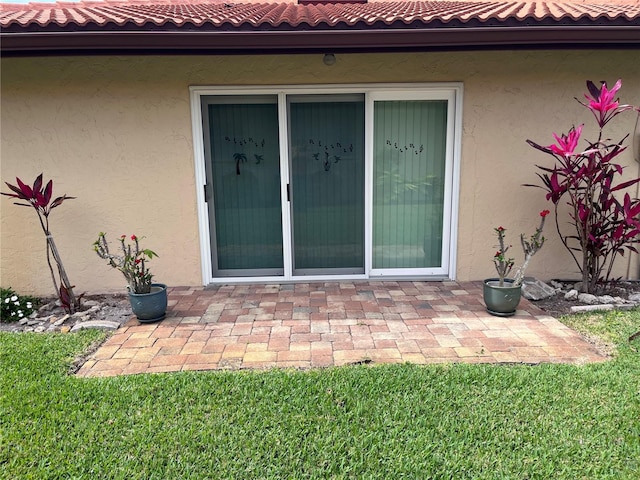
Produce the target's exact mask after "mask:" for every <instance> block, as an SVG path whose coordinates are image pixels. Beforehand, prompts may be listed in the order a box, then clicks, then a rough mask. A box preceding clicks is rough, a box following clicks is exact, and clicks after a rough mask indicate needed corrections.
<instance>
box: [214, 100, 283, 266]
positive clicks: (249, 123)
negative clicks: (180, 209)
mask: <svg viewBox="0 0 640 480" xmlns="http://www.w3.org/2000/svg"><path fill="white" fill-rule="evenodd" d="M261 98H262V97H261ZM235 100H236V101H237V103H220V104H213V105H209V106H208V110H209V128H210V138H211V157H212V175H213V194H214V201H213V205H214V212H213V217H214V218H215V225H212V228H214V229H215V242H216V244H215V252H214V253H213V254H214V255H216V258H215V260H216V262H215V263H217V270H218V271H219V272H220V271H223V272H224V271H232V272H231V273H229V274H238V275H242V274H243V273H242V272H241V271H242V270H246V273H245V274H259V273H260V272H259V270H261V269H268V270H273V269H275V270H277V271H282V269H283V253H282V219H281V216H282V215H281V208H280V205H281V203H280V165H279V148H278V111H277V103H276V97H271V98H269V99H264V98H262V99H261V100H260V101H258V100H252V99H251V98H250V97H246V98H244V99H235ZM252 101H254V102H256V103H251V102H252ZM210 208H211V206H210ZM236 270H237V272H234V271H236ZM271 273H274V272H271ZM276 273H277V272H276Z"/></svg>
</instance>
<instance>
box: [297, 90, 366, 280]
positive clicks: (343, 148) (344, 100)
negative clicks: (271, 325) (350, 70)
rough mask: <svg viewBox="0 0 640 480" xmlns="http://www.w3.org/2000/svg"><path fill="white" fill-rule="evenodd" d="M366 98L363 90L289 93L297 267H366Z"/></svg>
mask: <svg viewBox="0 0 640 480" xmlns="http://www.w3.org/2000/svg"><path fill="white" fill-rule="evenodd" d="M363 100H364V99H363V97H362V96H361V95H358V96H353V95H351V96H337V95H336V96H300V97H291V98H290V103H289V114H290V146H291V149H290V150H291V173H292V182H291V183H292V202H293V248H294V270H295V271H296V272H297V273H305V272H301V270H312V271H311V272H309V273H320V271H327V272H328V273H331V271H332V270H333V271H336V270H337V271H339V272H340V273H360V272H363V271H364V247H363V245H364V102H363ZM315 270H318V271H317V272H316V271H315Z"/></svg>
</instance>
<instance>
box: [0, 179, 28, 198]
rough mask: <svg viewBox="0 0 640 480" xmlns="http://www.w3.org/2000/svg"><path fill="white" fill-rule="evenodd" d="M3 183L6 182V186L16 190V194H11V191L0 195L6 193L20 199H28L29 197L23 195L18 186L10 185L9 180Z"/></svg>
mask: <svg viewBox="0 0 640 480" xmlns="http://www.w3.org/2000/svg"><path fill="white" fill-rule="evenodd" d="M4 183H6V185H7V187H9V188H10V189H11V190H13V191H14V192H16V194H17V195H13V194H11V193H2V195H6V196H7V197H14V198H20V199H22V200H29V197H25V196H24V193H22V190H20V189H19V188H18V187H16V186H14V185H11V184H10V183H9V182H4Z"/></svg>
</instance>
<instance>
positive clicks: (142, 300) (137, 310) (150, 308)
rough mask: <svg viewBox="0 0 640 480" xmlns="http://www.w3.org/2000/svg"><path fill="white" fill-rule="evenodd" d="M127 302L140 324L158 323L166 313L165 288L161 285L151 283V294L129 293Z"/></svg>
mask: <svg viewBox="0 0 640 480" xmlns="http://www.w3.org/2000/svg"><path fill="white" fill-rule="evenodd" d="M129 302H131V310H133V313H134V314H135V315H136V317H138V321H139V322H140V323H152V322H157V321H160V320H162V319H163V318H164V317H165V316H166V313H167V286H166V285H165V284H163V283H152V284H151V293H131V292H129Z"/></svg>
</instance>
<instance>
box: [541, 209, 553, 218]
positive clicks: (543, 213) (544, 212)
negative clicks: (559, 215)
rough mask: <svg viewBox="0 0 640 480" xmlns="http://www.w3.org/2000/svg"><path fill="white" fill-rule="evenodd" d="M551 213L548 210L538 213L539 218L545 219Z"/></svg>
mask: <svg viewBox="0 0 640 480" xmlns="http://www.w3.org/2000/svg"><path fill="white" fill-rule="evenodd" d="M550 213H551V212H550V211H549V210H543V211H541V212H540V216H541V217H542V218H544V217H546V216H547V215H549V214H550Z"/></svg>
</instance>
